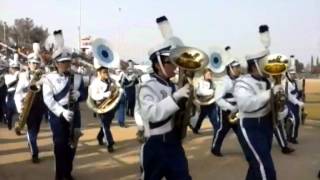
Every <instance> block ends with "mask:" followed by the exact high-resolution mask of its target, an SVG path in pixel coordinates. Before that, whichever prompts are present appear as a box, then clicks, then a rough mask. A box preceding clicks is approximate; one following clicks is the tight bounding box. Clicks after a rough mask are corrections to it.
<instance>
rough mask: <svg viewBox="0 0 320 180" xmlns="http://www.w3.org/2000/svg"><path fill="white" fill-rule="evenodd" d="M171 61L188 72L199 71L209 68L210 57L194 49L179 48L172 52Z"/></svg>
mask: <svg viewBox="0 0 320 180" xmlns="http://www.w3.org/2000/svg"><path fill="white" fill-rule="evenodd" d="M169 59H170V60H171V62H172V63H173V64H175V65H176V66H178V67H179V68H181V69H183V70H187V71H198V70H200V69H203V68H204V67H206V66H207V64H208V62H209V57H208V55H207V54H206V53H205V52H203V51H201V50H200V49H197V48H193V47H177V48H175V49H173V50H172V51H171V52H170V56H169Z"/></svg>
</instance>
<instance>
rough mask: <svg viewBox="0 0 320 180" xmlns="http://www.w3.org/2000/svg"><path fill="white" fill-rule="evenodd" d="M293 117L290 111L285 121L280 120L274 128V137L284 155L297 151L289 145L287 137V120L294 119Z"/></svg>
mask: <svg viewBox="0 0 320 180" xmlns="http://www.w3.org/2000/svg"><path fill="white" fill-rule="evenodd" d="M292 118H293V115H292V113H291V112H290V111H289V112H288V115H287V116H286V118H285V119H283V120H282V119H281V120H279V122H278V124H277V125H276V126H275V127H274V136H275V137H276V140H277V142H278V144H279V146H280V148H281V152H282V153H283V154H291V153H292V152H294V151H295V150H294V149H293V148H291V147H289V145H288V140H287V136H286V130H285V126H284V125H285V120H288V119H290V120H291V119H292Z"/></svg>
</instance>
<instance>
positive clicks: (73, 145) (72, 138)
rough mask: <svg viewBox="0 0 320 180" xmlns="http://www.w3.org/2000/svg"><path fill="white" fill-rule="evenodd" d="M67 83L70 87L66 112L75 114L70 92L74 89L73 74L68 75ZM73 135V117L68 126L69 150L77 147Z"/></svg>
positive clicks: (73, 101)
mask: <svg viewBox="0 0 320 180" xmlns="http://www.w3.org/2000/svg"><path fill="white" fill-rule="evenodd" d="M69 78H70V79H69V83H70V87H69V98H68V106H67V108H68V110H70V111H72V112H75V104H76V102H75V99H73V97H72V92H73V89H74V82H73V81H74V74H73V73H70V75H69ZM74 136H75V133H74V115H73V117H72V119H71V121H70V126H69V144H70V146H71V148H75V147H76V146H77V141H75V137H74Z"/></svg>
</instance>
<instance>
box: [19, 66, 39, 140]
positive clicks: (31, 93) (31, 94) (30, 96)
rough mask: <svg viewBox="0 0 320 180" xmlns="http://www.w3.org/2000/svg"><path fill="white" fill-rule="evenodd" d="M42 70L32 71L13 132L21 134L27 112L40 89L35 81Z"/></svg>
mask: <svg viewBox="0 0 320 180" xmlns="http://www.w3.org/2000/svg"><path fill="white" fill-rule="evenodd" d="M42 74H43V72H42V71H41V70H36V71H34V72H33V78H32V79H31V82H30V85H29V90H28V92H27V95H26V96H25V98H24V99H23V104H22V112H21V113H20V114H19V117H18V121H17V122H16V125H15V133H16V134H17V135H21V130H22V129H23V128H24V126H25V124H26V123H27V119H28V117H29V113H30V110H31V107H32V104H33V101H34V98H35V96H36V95H37V93H38V92H39V91H40V88H39V87H38V86H37V84H36V83H37V81H39V80H40V79H41V76H42Z"/></svg>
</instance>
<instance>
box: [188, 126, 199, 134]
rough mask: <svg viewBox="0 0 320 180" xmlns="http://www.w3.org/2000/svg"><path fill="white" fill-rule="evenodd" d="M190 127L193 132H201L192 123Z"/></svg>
mask: <svg viewBox="0 0 320 180" xmlns="http://www.w3.org/2000/svg"><path fill="white" fill-rule="evenodd" d="M189 127H190V129H191V130H192V132H193V134H200V133H199V130H198V129H196V128H194V127H192V126H191V125H190V126H189Z"/></svg>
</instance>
